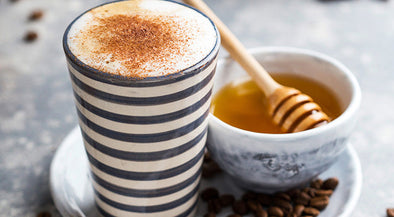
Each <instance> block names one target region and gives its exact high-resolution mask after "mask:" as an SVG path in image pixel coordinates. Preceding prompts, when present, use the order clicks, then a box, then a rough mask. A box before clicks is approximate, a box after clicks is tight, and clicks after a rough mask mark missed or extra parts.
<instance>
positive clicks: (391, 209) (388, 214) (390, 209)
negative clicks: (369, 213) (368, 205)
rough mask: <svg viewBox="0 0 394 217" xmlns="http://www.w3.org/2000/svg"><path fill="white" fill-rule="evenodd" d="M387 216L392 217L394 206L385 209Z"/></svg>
mask: <svg viewBox="0 0 394 217" xmlns="http://www.w3.org/2000/svg"><path fill="white" fill-rule="evenodd" d="M386 213H387V217H394V208H388V209H387V210H386Z"/></svg>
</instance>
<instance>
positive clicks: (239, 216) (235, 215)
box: [227, 214, 242, 217]
mask: <svg viewBox="0 0 394 217" xmlns="http://www.w3.org/2000/svg"><path fill="white" fill-rule="evenodd" d="M227 217H242V216H241V215H239V214H230V215H228V216H227Z"/></svg>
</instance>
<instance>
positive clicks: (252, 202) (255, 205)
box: [246, 200, 261, 212]
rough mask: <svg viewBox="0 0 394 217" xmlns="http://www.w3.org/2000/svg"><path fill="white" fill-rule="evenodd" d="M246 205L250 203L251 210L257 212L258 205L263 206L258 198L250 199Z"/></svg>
mask: <svg viewBox="0 0 394 217" xmlns="http://www.w3.org/2000/svg"><path fill="white" fill-rule="evenodd" d="M246 205H248V208H249V210H250V211H252V212H256V211H257V209H258V206H261V205H260V204H259V203H258V202H257V201H256V200H248V201H247V202H246Z"/></svg>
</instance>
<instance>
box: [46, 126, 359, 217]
mask: <svg viewBox="0 0 394 217" xmlns="http://www.w3.org/2000/svg"><path fill="white" fill-rule="evenodd" d="M50 170H51V171H50V187H51V192H52V197H53V200H54V202H55V205H56V207H57V209H58V210H59V212H60V213H61V214H62V215H63V216H72V217H77V216H86V217H93V216H98V213H97V211H96V208H95V205H94V199H93V189H92V186H91V185H90V176H89V169H88V160H87V157H86V154H85V150H84V148H83V144H82V137H81V133H80V130H79V127H76V128H75V129H73V130H72V131H71V132H70V134H69V135H68V136H67V137H66V138H65V139H64V140H63V142H62V144H61V145H60V146H59V148H58V150H57V151H56V154H55V156H54V158H53V160H52V164H51V169H50ZM333 176H336V177H338V179H339V181H340V183H339V185H338V187H337V189H336V190H335V192H334V194H333V195H332V196H331V199H330V204H329V205H328V207H327V208H326V209H325V210H324V211H323V212H322V213H321V214H320V215H319V217H348V216H350V214H351V212H352V210H353V209H354V207H355V205H356V203H357V201H358V198H359V196H360V191H361V182H362V177H361V166H360V161H359V159H358V156H357V154H356V152H355V151H354V149H353V147H352V146H351V145H350V144H349V145H348V148H347V149H346V150H345V151H344V152H343V153H342V155H341V156H340V158H339V160H338V162H336V163H335V164H334V165H333V166H332V167H331V168H330V169H329V170H327V171H326V172H324V173H323V174H321V175H320V176H319V177H320V178H322V179H325V178H328V177H333ZM208 186H214V187H216V188H217V189H218V190H219V191H220V192H221V193H231V194H233V195H235V196H236V197H237V198H240V196H241V195H242V193H243V191H242V189H240V188H238V187H237V186H236V185H235V184H234V183H233V182H232V181H231V180H230V179H229V178H228V177H227V176H226V175H225V174H220V175H217V176H216V177H215V178H214V179H210V180H209V181H208V180H203V181H202V183H201V189H204V188H206V187H208ZM205 213H206V204H204V203H203V202H201V201H200V202H199V206H198V211H197V217H202V216H204V214H205ZM230 213H231V210H230V209H229V208H227V209H225V210H223V211H222V212H221V213H220V215H218V216H219V217H224V216H227V215H228V214H230Z"/></svg>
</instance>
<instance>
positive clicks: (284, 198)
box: [274, 192, 291, 201]
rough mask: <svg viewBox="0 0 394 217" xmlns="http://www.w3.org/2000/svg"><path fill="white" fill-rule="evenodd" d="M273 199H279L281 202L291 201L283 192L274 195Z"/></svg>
mask: <svg viewBox="0 0 394 217" xmlns="http://www.w3.org/2000/svg"><path fill="white" fill-rule="evenodd" d="M274 198H280V199H282V200H286V201H291V197H290V195H289V194H287V193H284V192H279V193H276V194H274Z"/></svg>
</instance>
